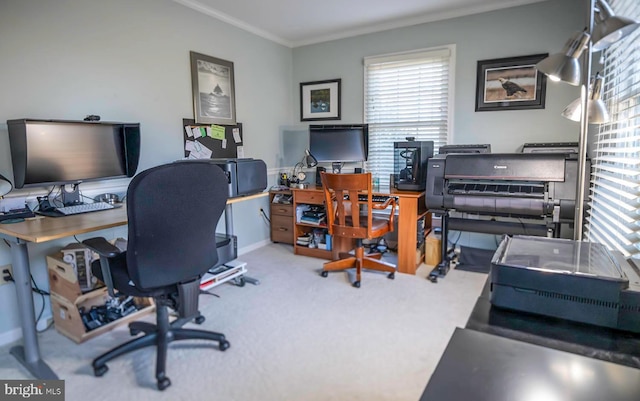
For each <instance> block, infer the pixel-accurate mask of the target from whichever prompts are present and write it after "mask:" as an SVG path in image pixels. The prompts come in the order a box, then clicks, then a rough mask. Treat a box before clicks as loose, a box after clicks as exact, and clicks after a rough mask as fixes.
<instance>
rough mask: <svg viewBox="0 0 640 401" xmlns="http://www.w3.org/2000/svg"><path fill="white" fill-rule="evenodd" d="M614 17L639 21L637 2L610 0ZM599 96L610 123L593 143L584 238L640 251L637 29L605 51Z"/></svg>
mask: <svg viewBox="0 0 640 401" xmlns="http://www.w3.org/2000/svg"><path fill="white" fill-rule="evenodd" d="M609 4H610V5H611V7H612V8H613V9H614V10H615V12H616V15H623V16H625V17H628V18H633V19H636V20H640V2H638V0H610V1H609ZM604 56H605V64H604V70H603V76H604V88H603V93H602V98H603V100H604V101H605V103H606V105H607V109H608V110H609V113H610V116H611V121H610V122H608V123H606V124H601V125H600V127H599V128H598V132H597V135H596V139H595V141H594V144H593V152H594V155H593V161H592V162H593V169H592V174H591V189H590V196H589V204H590V210H589V214H588V216H587V224H586V231H585V237H586V238H587V239H588V240H590V241H593V242H599V243H602V244H605V245H606V246H608V247H609V248H610V249H613V250H617V251H620V252H622V254H624V255H625V257H629V256H633V255H636V256H637V255H638V254H639V253H640V223H639V222H638V220H640V214H639V212H638V209H639V206H640V202H639V200H640V30H636V31H635V32H634V33H632V34H631V35H630V37H627V38H625V39H623V40H622V41H620V42H618V43H616V44H614V45H612V46H611V47H610V48H608V49H607V50H605V54H604Z"/></svg>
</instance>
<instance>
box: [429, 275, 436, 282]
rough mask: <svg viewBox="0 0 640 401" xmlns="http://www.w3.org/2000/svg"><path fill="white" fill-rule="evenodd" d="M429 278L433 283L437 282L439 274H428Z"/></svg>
mask: <svg viewBox="0 0 640 401" xmlns="http://www.w3.org/2000/svg"><path fill="white" fill-rule="evenodd" d="M427 278H428V279H429V281H431V282H432V283H437V282H438V276H427Z"/></svg>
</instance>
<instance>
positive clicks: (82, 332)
mask: <svg viewBox="0 0 640 401" xmlns="http://www.w3.org/2000/svg"><path fill="white" fill-rule="evenodd" d="M108 299H109V294H108V293H107V288H106V287H102V288H100V289H97V290H94V291H91V292H88V293H86V294H83V295H81V296H79V297H78V298H76V300H75V302H71V301H69V300H67V299H64V298H62V297H60V296H58V295H56V294H54V293H52V294H51V308H52V309H53V322H54V324H55V327H56V330H58V331H59V332H60V333H62V334H64V335H65V336H67V337H69V338H70V339H72V340H73V341H75V342H77V343H82V342H84V341H86V340H89V339H91V338H93V337H96V336H99V335H100V334H102V333H105V332H107V331H109V330H112V329H114V328H115V327H117V326H119V325H121V324H125V323H129V322H131V321H133V320H137V319H139V318H140V317H142V316H144V315H146V314H148V313H151V312H153V311H154V309H155V306H154V305H153V301H152V299H150V298H135V301H136V304H137V305H139V306H140V307H142V309H140V310H138V311H136V312H133V313H131V314H129V315H127V316H125V317H123V318H120V319H118V320H115V321H113V322H111V323H108V324H105V325H103V326H100V327H97V328H95V329H93V330H87V328H86V327H85V325H84V323H83V322H82V317H81V316H80V309H81V308H82V309H84V310H87V311H88V310H91V307H93V306H101V305H104V304H105V303H106V302H107V300H108Z"/></svg>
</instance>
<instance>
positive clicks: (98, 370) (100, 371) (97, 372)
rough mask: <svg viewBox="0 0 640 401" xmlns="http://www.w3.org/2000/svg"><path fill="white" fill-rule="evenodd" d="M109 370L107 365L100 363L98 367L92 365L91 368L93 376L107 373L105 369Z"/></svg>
mask: <svg viewBox="0 0 640 401" xmlns="http://www.w3.org/2000/svg"><path fill="white" fill-rule="evenodd" d="M108 370H109V367H108V366H107V365H102V366H99V367H94V368H93V375H94V376H95V377H101V376H102V375H104V374H105V373H107V371H108Z"/></svg>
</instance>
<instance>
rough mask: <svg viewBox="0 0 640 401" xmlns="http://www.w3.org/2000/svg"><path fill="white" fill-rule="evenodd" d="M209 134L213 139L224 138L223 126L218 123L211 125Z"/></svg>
mask: <svg viewBox="0 0 640 401" xmlns="http://www.w3.org/2000/svg"><path fill="white" fill-rule="evenodd" d="M209 136H210V137H211V138H213V139H219V140H221V141H222V140H224V137H225V135H224V127H222V126H220V125H212V126H211V131H210V134H209Z"/></svg>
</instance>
